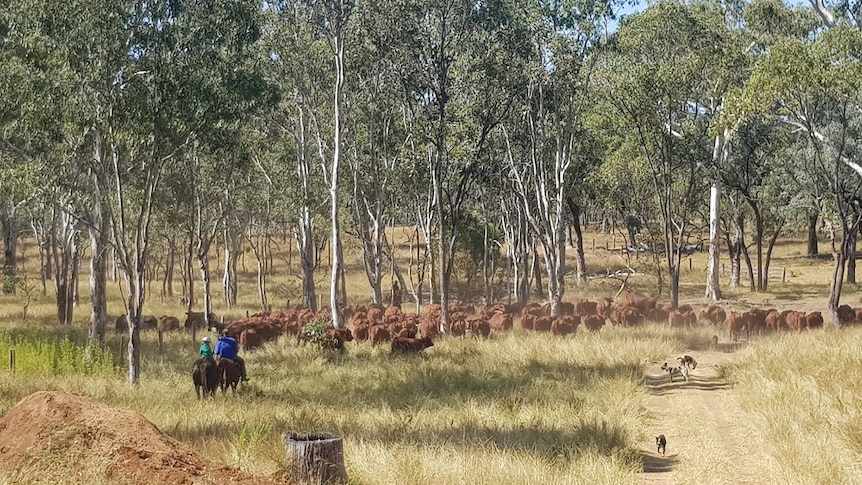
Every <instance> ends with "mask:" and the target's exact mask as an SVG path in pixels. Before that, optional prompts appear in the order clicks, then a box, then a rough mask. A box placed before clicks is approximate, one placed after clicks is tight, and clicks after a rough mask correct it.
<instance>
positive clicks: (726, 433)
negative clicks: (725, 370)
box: [641, 350, 774, 485]
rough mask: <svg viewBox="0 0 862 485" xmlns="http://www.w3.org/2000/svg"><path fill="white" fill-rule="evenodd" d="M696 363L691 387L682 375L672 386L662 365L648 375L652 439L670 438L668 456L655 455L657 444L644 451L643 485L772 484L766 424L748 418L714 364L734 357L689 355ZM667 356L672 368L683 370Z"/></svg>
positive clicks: (714, 353)
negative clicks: (765, 436) (677, 367)
mask: <svg viewBox="0 0 862 485" xmlns="http://www.w3.org/2000/svg"><path fill="white" fill-rule="evenodd" d="M686 354H687V355H691V356H693V357H694V358H695V359H697V361H698V365H697V368H696V369H694V370H693V371H691V374H690V375H689V380H688V382H684V381H683V380H682V378H681V377H680V376H675V377H674V382H673V383H671V382H670V380H669V377H668V374H667V373H666V372H664V371H662V370H661V364H662V362H658V363H655V364H653V365H651V366H650V367H648V368H647V370H646V385H647V387H648V388H649V391H650V397H649V399H648V401H647V410H648V411H649V412H650V413H651V414H652V415H653V416H654V418H655V420H654V423H653V429H654V433H653V434H654V435H658V434H664V435H665V436H666V437H667V455H666V456H661V455H659V454H658V453H657V452H656V446H655V440H654V439H653V440H652V441H650V442H649V443H644V444H643V445H642V446H641V454H642V456H643V461H644V470H643V474H642V477H641V478H642V479H641V483H643V484H645V485H646V484H648V485H657V484H698V485H701V484H761V483H774V482H773V481H771V480H770V479H769V470H770V469H774V463H772V462H771V458H770V456H769V455H768V452H767V451H766V450H767V445H768V443H766V442H765V441H764V439H763V436H764V434H765V433H763V429H765V428H764V427H765V424H764V423H763V422H761V421H760V420H759V418H758V417H757V416H755V415H751V414H749V413H746V412H745V411H744V410H743V409H742V408H741V407H740V404H739V401H738V399H737V398H736V396H735V394H734V392H733V389H732V388H731V387H730V385H729V384H728V383H727V382H725V381H723V380H722V379H721V378H720V377H719V375H718V372H717V371H716V365H719V364H721V363H723V362H727V361H729V360H731V359H732V358H733V353H731V352H725V351H721V350H709V351H690V352H686ZM676 357H678V356H675V355H674V356H668V358H667V362H668V365H679V363H678V361H677V360H676Z"/></svg>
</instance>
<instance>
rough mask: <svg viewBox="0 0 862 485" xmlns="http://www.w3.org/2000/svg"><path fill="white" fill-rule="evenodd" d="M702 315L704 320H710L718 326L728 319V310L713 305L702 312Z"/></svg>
mask: <svg viewBox="0 0 862 485" xmlns="http://www.w3.org/2000/svg"><path fill="white" fill-rule="evenodd" d="M701 317H702V318H703V319H704V320H707V321H709V322H710V323H711V324H713V325H716V326H718V325H721V324H722V323H724V321H725V320H727V312H725V311H724V308H721V307H720V306H716V305H712V306H710V307H709V308H707V309H706V311H705V312H703V313H702V314H701Z"/></svg>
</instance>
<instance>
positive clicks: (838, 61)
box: [733, 26, 862, 326]
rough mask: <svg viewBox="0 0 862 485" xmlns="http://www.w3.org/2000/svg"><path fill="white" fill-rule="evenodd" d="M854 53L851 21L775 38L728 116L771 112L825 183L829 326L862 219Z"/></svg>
mask: <svg viewBox="0 0 862 485" xmlns="http://www.w3.org/2000/svg"><path fill="white" fill-rule="evenodd" d="M859 52H862V31H860V30H859V29H858V28H856V27H850V26H836V27H832V28H829V29H828V30H826V31H823V32H820V33H819V34H817V35H816V36H815V38H814V39H813V40H810V39H807V38H805V39H798V38H792V37H783V38H779V39H778V40H776V42H775V43H774V44H773V45H772V46H771V47H770V49H769V51H768V53H767V54H766V55H764V56H762V57H761V58H759V59H758V62H757V64H756V66H755V70H754V72H753V74H752V76H751V79H750V81H749V83H748V84H747V85H746V87H745V89H744V90H742V91H741V92H740V93H739V96H738V98H737V99H736V106H735V110H734V112H733V115H734V119H735V120H745V119H747V118H748V117H750V116H763V115H766V116H771V117H772V119H775V120H776V121H779V122H781V123H783V124H785V125H786V126H787V127H789V128H790V129H792V130H796V131H797V132H798V133H802V134H803V135H804V136H805V140H806V142H807V143H808V144H809V146H810V147H811V150H812V157H813V161H814V164H815V166H816V173H817V174H819V176H820V183H822V184H824V186H826V187H828V188H829V189H828V192H829V194H830V195H829V199H831V204H830V205H831V206H832V210H833V211H834V214H835V219H837V220H836V223H837V225H839V226H840V227H841V247H840V248H834V249H833V260H834V270H833V276H832V281H831V283H830V291H829V299H828V309H829V313H830V316H831V321H832V322H833V324H835V325H836V326H837V325H840V322H839V321H838V306H839V304H840V298H841V292H842V288H843V282H844V275H845V271H846V267H847V260H848V257H849V255H850V254H853V252H854V248H853V247H852V244H853V240H854V238H853V237H852V236H851V235H852V234H854V233H855V232H856V231H857V230H858V226H859V224H860V217H862V210H860V209H862V208H860V206H859V202H858V201H859V196H860V187H859V185H860V183H859V182H860V180H859V177H858V175H859V174H862V166H860V158H859V155H858V153H859V152H858V150H859V149H858V147H857V142H856V140H858V139H859V138H860V136H861V135H862V134H860V133H858V123H857V122H856V119H857V117H858V115H857V114H856V113H857V112H858V107H859V105H860V101H862V99H860V95H859V93H860V90H861V89H862V58H860V56H859ZM854 172H855V174H854ZM854 175H855V176H854Z"/></svg>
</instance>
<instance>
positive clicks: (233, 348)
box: [213, 329, 248, 381]
mask: <svg viewBox="0 0 862 485" xmlns="http://www.w3.org/2000/svg"><path fill="white" fill-rule="evenodd" d="M213 353H214V354H215V355H217V356H219V358H220V359H231V360H233V361H234V362H236V363H237V364H239V368H240V371H241V372H242V380H243V381H247V380H248V376H247V375H246V374H245V360H244V359H243V358H242V357H240V356H239V355H237V354H238V353H239V344H238V343H237V341H236V339H235V338H234V337H233V336H232V335H231V334H230V331H229V330H228V329H224V330H222V336H221V337H219V339H218V343H216V347H215V351H214V352H213Z"/></svg>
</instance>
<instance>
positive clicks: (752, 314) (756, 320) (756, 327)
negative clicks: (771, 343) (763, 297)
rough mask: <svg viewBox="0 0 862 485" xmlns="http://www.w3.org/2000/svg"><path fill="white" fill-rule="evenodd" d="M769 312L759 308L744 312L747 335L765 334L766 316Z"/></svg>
mask: <svg viewBox="0 0 862 485" xmlns="http://www.w3.org/2000/svg"><path fill="white" fill-rule="evenodd" d="M768 313H769V312H768V311H766V310H761V309H760V308H752V309H751V310H748V311H747V312H745V315H747V318H748V333H749V334H750V333H751V332H757V333H758V334H763V333H766V315H767V314H768Z"/></svg>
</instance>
